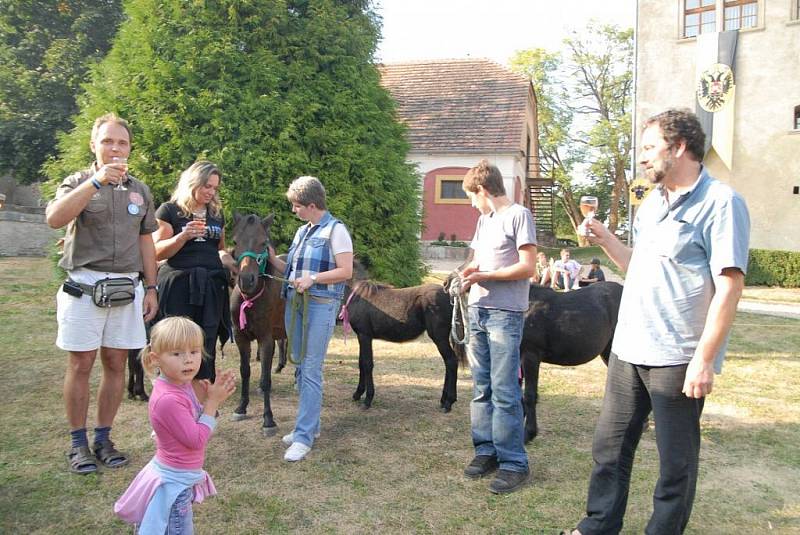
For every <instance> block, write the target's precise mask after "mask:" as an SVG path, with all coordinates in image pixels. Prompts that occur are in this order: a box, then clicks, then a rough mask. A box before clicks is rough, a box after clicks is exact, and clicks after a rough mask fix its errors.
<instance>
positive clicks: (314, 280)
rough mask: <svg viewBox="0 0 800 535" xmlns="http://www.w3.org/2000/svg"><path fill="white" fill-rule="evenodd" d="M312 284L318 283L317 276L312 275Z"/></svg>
mask: <svg viewBox="0 0 800 535" xmlns="http://www.w3.org/2000/svg"><path fill="white" fill-rule="evenodd" d="M311 282H313V283H314V284H316V283H317V276H316V275H311Z"/></svg>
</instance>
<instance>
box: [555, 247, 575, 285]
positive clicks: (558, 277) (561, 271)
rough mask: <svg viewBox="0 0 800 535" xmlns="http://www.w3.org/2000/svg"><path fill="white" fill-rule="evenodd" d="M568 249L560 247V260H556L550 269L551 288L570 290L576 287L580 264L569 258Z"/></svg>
mask: <svg viewBox="0 0 800 535" xmlns="http://www.w3.org/2000/svg"><path fill="white" fill-rule="evenodd" d="M569 256H570V253H569V250H568V249H561V260H556V261H555V263H554V264H553V267H552V270H551V277H552V283H551V287H552V288H553V289H560V290H570V289H572V288H573V287H577V281H578V274H579V273H580V272H581V265H580V264H579V263H578V262H576V261H575V260H571V259H570V257H569Z"/></svg>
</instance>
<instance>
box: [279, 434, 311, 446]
mask: <svg viewBox="0 0 800 535" xmlns="http://www.w3.org/2000/svg"><path fill="white" fill-rule="evenodd" d="M314 438H319V433H315V434H314ZM281 442H283V445H284V446H286V447H289V446H291V445H292V444H294V431H292V432H291V433H289V434H288V435H283V438H282V439H281Z"/></svg>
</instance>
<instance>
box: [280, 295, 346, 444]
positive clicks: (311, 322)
mask: <svg viewBox="0 0 800 535" xmlns="http://www.w3.org/2000/svg"><path fill="white" fill-rule="evenodd" d="M294 293H295V292H294V290H291V289H290V290H289V293H288V295H287V298H286V303H287V306H286V313H285V317H284V320H285V322H286V331H287V332H288V331H289V325H290V322H291V317H292V316H291V315H292V307H291V306H289V303H291V299H292V296H293V295H294ZM298 298H300V299H302V295H298ZM338 308H339V300H338V299H331V298H324V299H323V298H317V297H311V298H310V301H309V304H308V334H307V342H306V354H305V355H300V351H301V347H302V338H303V321H304V318H303V310H302V308H301V309H300V310H298V311H297V312H296V314H297V318H296V319H295V325H294V332H293V333H292V334H291V338H292V347H291V348H289V351H291V352H292V355H293V356H294V360H300V359H302V362H301V363H300V364H299V365H297V371H296V373H295V377H296V379H297V391H298V394H299V397H300V403H299V405H298V407H297V419H296V421H295V424H294V431H293V433H294V441H295V442H301V443H303V444H305V445H306V446H312V445H313V444H314V435H316V434H317V433H319V416H320V413H321V412H322V363H323V361H324V360H325V353H327V351H328V342H330V339H331V335H333V328H334V327H335V326H336V312H337V309H338Z"/></svg>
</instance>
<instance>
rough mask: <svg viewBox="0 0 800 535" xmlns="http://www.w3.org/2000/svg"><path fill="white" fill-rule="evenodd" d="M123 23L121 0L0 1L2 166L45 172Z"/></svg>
mask: <svg viewBox="0 0 800 535" xmlns="http://www.w3.org/2000/svg"><path fill="white" fill-rule="evenodd" d="M121 21H122V1H121V0H0V172H8V171H11V172H13V173H14V176H15V177H16V179H17V180H18V181H19V182H21V183H30V182H35V181H37V180H39V179H40V178H41V174H40V169H41V166H42V163H44V161H45V160H46V159H47V158H48V157H49V156H51V155H53V154H54V153H55V148H56V135H57V133H58V132H61V131H66V130H68V129H69V128H70V127H71V121H70V118H71V117H72V115H74V114H75V112H76V111H77V110H78V107H77V104H76V102H75V95H76V94H77V93H79V91H80V84H81V83H82V82H83V81H85V79H86V74H87V71H88V69H89V67H90V65H92V64H93V63H95V62H97V61H99V60H100V59H101V58H102V57H103V56H104V55H105V54H106V52H107V51H108V49H109V48H110V47H111V40H112V38H113V36H114V34H115V32H116V28H117V26H118V25H119V23H120V22H121Z"/></svg>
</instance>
